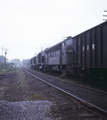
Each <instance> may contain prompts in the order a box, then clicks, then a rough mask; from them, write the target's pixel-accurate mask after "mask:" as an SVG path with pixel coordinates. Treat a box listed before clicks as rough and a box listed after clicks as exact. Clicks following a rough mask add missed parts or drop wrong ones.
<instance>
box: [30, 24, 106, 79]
mask: <svg viewBox="0 0 107 120" xmlns="http://www.w3.org/2000/svg"><path fill="white" fill-rule="evenodd" d="M30 64H31V67H32V68H36V69H39V70H44V71H60V72H62V73H63V72H65V73H67V74H71V75H77V76H78V75H79V76H80V77H82V78H83V77H86V76H88V77H97V78H100V77H104V78H107V22H104V23H101V24H99V25H97V26H95V27H93V28H91V29H88V30H86V31H84V32H82V33H81V34H78V35H76V36H74V37H71V36H69V37H67V38H66V39H65V40H63V41H61V42H60V43H57V44H56V45H54V46H52V47H50V48H47V49H45V50H44V51H42V52H40V53H39V54H38V55H37V56H34V57H33V58H31V60H30Z"/></svg>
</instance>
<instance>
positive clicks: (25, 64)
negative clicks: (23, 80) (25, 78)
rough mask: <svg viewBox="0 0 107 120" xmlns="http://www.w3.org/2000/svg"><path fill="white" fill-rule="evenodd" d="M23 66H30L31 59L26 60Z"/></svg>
mask: <svg viewBox="0 0 107 120" xmlns="http://www.w3.org/2000/svg"><path fill="white" fill-rule="evenodd" d="M22 64H23V66H29V65H30V59H24V60H23V62H22Z"/></svg>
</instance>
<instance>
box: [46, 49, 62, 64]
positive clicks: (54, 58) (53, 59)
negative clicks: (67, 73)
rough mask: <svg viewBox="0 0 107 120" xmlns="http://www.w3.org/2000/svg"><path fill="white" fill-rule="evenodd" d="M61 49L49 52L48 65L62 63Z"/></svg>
mask: <svg viewBox="0 0 107 120" xmlns="http://www.w3.org/2000/svg"><path fill="white" fill-rule="evenodd" d="M60 53H61V51H60V50H57V51H55V52H52V53H49V54H48V55H47V56H48V63H47V65H60Z"/></svg>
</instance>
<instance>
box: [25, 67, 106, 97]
mask: <svg viewBox="0 0 107 120" xmlns="http://www.w3.org/2000/svg"><path fill="white" fill-rule="evenodd" d="M26 69H28V70H32V69H30V68H26ZM32 71H34V70H32ZM36 72H37V71H36ZM37 73H38V74H41V75H42V74H43V75H45V76H49V77H53V78H55V79H57V80H59V81H62V82H66V83H70V84H73V85H76V86H80V87H82V88H86V89H89V90H93V91H96V92H99V93H102V94H105V95H107V92H105V91H102V90H98V89H94V88H91V87H87V86H84V85H80V84H77V83H74V82H71V81H67V80H63V79H60V78H58V77H54V76H51V75H47V74H44V73H41V72H37Z"/></svg>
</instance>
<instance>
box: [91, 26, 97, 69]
mask: <svg viewBox="0 0 107 120" xmlns="http://www.w3.org/2000/svg"><path fill="white" fill-rule="evenodd" d="M90 32H91V33H90V34H91V46H90V47H91V67H92V68H94V67H95V47H96V46H95V28H93V29H92V30H91V31H90Z"/></svg>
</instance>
